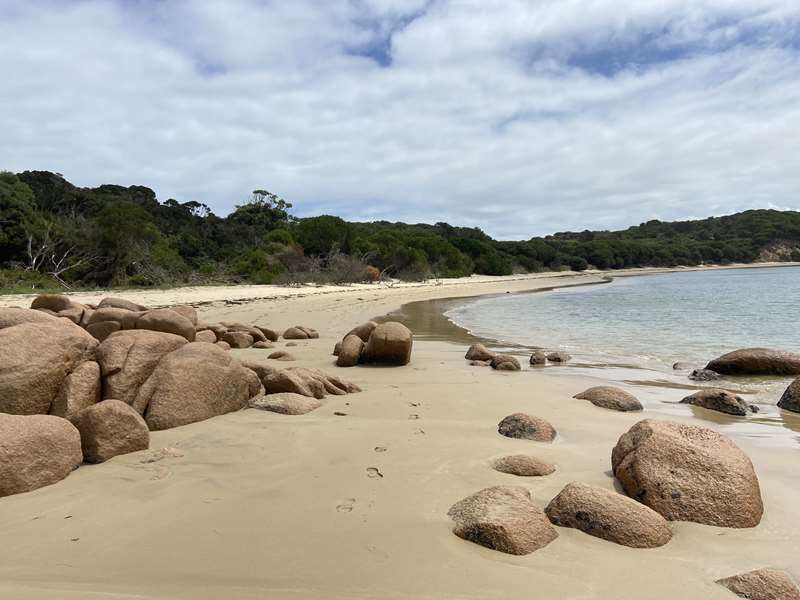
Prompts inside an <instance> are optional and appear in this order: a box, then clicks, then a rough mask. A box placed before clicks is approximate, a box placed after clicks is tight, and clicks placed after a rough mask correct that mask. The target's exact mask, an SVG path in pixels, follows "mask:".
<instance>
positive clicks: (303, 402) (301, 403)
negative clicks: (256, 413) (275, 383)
mask: <svg viewBox="0 0 800 600" xmlns="http://www.w3.org/2000/svg"><path fill="white" fill-rule="evenodd" d="M250 406H251V407H253V408H258V409H260V410H268V411H270V412H275V413H280V414H282V415H304V414H306V413H309V412H311V411H312V410H316V409H318V408H319V407H320V406H322V402H320V401H319V400H317V399H316V398H309V397H308V396H302V395H300V394H293V393H286V392H284V393H281V394H269V395H268V396H263V397H261V398H259V399H258V400H256V401H255V402H252V403H251V404H250Z"/></svg>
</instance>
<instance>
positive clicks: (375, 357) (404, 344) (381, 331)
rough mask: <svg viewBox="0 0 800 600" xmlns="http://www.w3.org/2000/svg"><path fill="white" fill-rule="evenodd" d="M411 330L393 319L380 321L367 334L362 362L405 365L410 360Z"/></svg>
mask: <svg viewBox="0 0 800 600" xmlns="http://www.w3.org/2000/svg"><path fill="white" fill-rule="evenodd" d="M412 346H413V336H412V334H411V330H410V329H409V328H408V327H406V326H405V325H403V324H402V323H397V322H394V321H389V322H387V323H381V324H380V325H378V326H377V327H376V328H375V329H374V330H373V332H372V335H370V336H369V341H368V342H367V345H366V347H365V348H364V352H363V354H362V359H363V361H364V362H369V363H380V364H388V365H407V364H408V363H409V361H410V360H411V348H412Z"/></svg>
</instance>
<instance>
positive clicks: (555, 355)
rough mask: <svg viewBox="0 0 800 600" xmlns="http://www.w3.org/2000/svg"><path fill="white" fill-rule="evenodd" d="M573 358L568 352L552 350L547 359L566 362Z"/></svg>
mask: <svg viewBox="0 0 800 600" xmlns="http://www.w3.org/2000/svg"><path fill="white" fill-rule="evenodd" d="M571 359H572V357H571V356H570V355H569V354H567V353H566V352H551V353H550V354H548V355H547V360H549V361H550V362H554V363H565V362H569V361H570V360H571Z"/></svg>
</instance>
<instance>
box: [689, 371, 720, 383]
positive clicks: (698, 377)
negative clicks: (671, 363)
mask: <svg viewBox="0 0 800 600" xmlns="http://www.w3.org/2000/svg"><path fill="white" fill-rule="evenodd" d="M689 379H691V380H692V381H714V380H716V379H722V375H720V374H719V373H717V372H716V371H712V370H711V369H695V370H694V371H692V372H691V373H689Z"/></svg>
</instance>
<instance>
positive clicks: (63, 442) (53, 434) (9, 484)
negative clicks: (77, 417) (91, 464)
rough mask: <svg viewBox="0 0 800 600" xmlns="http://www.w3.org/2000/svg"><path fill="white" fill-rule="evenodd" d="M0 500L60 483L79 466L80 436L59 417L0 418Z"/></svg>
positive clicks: (80, 458) (3, 416) (70, 425)
mask: <svg viewBox="0 0 800 600" xmlns="http://www.w3.org/2000/svg"><path fill="white" fill-rule="evenodd" d="M0 456H1V457H2V460H0V496H8V495H10V494H21V493H22V492H29V491H31V490H35V489H37V488H40V487H43V486H45V485H50V484H52V483H55V482H57V481H61V480H62V479H64V477H66V476H67V475H69V474H70V472H71V471H72V470H73V469H74V468H75V467H77V466H78V465H79V464H81V461H82V460H83V455H82V454H81V436H80V434H79V433H78V430H77V429H75V427H74V426H73V425H72V423H70V422H69V421H67V420H66V419H62V418H61V417H53V416H50V415H31V416H19V415H7V414H0Z"/></svg>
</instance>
